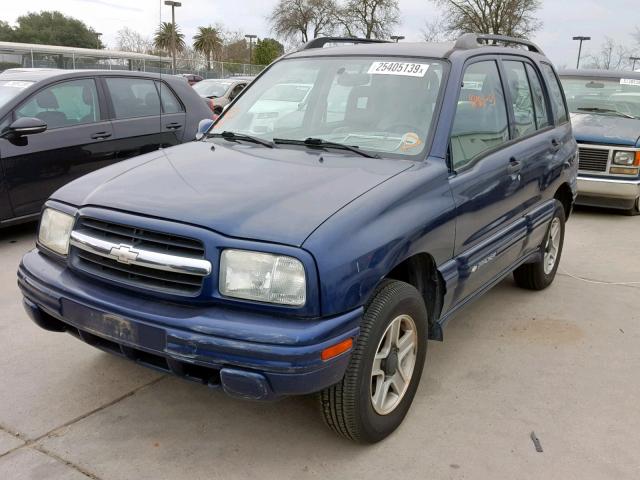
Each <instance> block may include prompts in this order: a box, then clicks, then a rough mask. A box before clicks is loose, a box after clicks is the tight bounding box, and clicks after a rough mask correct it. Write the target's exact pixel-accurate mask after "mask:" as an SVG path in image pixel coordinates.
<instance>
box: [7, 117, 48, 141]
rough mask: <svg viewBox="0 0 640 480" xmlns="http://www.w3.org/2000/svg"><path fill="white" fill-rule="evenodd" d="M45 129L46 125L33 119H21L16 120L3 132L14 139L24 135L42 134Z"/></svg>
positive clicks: (37, 119)
mask: <svg viewBox="0 0 640 480" xmlns="http://www.w3.org/2000/svg"><path fill="white" fill-rule="evenodd" d="M46 129H47V124H46V123H45V122H44V121H42V120H40V119H39V118H34V117H23V118H19V119H17V120H16V121H15V122H13V123H12V124H11V125H9V128H8V129H7V131H6V132H5V136H6V135H7V134H9V135H11V136H14V137H22V136H24V135H35V134H36V133H42V132H44V131H45V130H46Z"/></svg>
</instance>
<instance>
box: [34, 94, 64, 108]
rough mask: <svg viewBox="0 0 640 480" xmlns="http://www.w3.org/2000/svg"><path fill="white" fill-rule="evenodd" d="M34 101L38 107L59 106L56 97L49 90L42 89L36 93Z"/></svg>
mask: <svg viewBox="0 0 640 480" xmlns="http://www.w3.org/2000/svg"><path fill="white" fill-rule="evenodd" d="M36 103H37V104H38V106H39V107H40V108H47V109H49V108H50V109H57V108H59V105H58V99H57V98H56V96H55V95H54V94H53V93H52V92H51V90H43V91H42V92H40V93H38V94H37V95H36Z"/></svg>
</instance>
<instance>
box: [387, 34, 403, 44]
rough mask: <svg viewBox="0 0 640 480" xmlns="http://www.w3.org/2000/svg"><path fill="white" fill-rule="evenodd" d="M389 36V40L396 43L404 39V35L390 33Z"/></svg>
mask: <svg viewBox="0 0 640 480" xmlns="http://www.w3.org/2000/svg"><path fill="white" fill-rule="evenodd" d="M389 38H390V39H391V40H395V41H396V43H398V41H400V40H404V35H391V36H390V37H389Z"/></svg>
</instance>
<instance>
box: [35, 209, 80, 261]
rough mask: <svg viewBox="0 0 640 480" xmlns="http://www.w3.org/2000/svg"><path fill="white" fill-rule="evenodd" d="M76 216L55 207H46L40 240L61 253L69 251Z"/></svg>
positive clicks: (39, 232)
mask: <svg viewBox="0 0 640 480" xmlns="http://www.w3.org/2000/svg"><path fill="white" fill-rule="evenodd" d="M73 221H74V218H73V216H71V215H67V214H66V213H62V212H60V211H58V210H54V209H53V208H46V209H45V210H44V212H42V218H41V219H40V230H39V231H38V242H39V243H40V245H42V246H44V247H46V248H48V249H49V250H52V251H54V252H56V253H59V254H60V255H67V254H68V253H69V237H70V236H71V229H72V228H73Z"/></svg>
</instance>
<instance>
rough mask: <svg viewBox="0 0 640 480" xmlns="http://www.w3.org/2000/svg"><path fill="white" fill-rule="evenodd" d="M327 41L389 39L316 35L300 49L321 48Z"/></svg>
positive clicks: (357, 41)
mask: <svg viewBox="0 0 640 480" xmlns="http://www.w3.org/2000/svg"><path fill="white" fill-rule="evenodd" d="M327 43H347V44H352V43H390V42H389V40H378V39H375V38H356V37H318V38H314V39H313V40H310V41H308V42H307V43H305V44H304V45H303V46H302V47H301V48H300V50H309V49H310V48H322V47H324V46H325V45H326V44H327Z"/></svg>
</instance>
